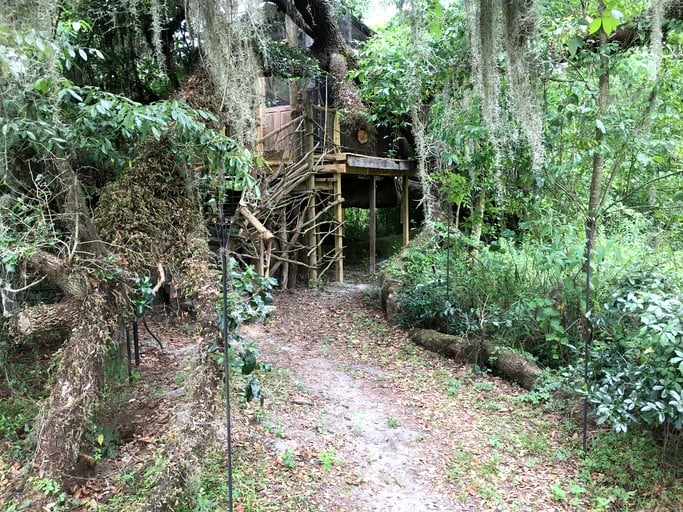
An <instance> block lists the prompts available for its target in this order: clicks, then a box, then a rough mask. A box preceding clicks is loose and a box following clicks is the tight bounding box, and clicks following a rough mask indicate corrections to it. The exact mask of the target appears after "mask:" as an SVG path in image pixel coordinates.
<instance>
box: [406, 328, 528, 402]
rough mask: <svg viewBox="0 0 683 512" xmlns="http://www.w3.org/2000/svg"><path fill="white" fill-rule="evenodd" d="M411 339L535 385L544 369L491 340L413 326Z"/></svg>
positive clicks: (428, 347) (498, 373) (437, 350)
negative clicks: (414, 327)
mask: <svg viewBox="0 0 683 512" xmlns="http://www.w3.org/2000/svg"><path fill="white" fill-rule="evenodd" d="M410 337H411V339H412V340H413V341H414V342H415V343H417V344H418V345H420V346H422V347H424V348H426V349H428V350H431V351H432V352H436V353H438V354H441V355H444V356H447V357H451V358H453V359H456V360H458V361H461V362H464V363H471V364H478V365H480V366H486V367H488V368H491V370H492V371H493V372H494V373H495V374H496V375H500V376H501V377H504V378H505V379H507V380H510V381H513V382H516V383H517V384H519V385H520V386H522V387H523V388H525V389H531V388H532V387H533V385H534V383H535V382H536V379H537V378H538V376H539V375H540V373H541V369H540V368H539V367H538V366H536V364H535V363H534V362H532V361H531V360H530V359H529V358H528V357H526V356H525V355H524V354H522V353H521V352H518V351H516V350H513V349H511V348H508V347H502V346H500V345H495V344H494V343H492V342H491V341H489V340H484V339H479V338H465V337H462V336H455V335H452V334H444V333H441V332H438V331H434V330H431V329H413V330H412V331H411V333H410Z"/></svg>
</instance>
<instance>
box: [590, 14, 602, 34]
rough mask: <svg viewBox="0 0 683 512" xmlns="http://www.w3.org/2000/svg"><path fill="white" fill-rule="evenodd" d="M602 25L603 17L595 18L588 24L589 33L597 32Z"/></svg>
mask: <svg viewBox="0 0 683 512" xmlns="http://www.w3.org/2000/svg"><path fill="white" fill-rule="evenodd" d="M601 26H602V18H595V19H594V20H593V21H591V22H590V23H589V24H588V33H589V34H595V33H596V32H597V31H598V30H600V27H601Z"/></svg>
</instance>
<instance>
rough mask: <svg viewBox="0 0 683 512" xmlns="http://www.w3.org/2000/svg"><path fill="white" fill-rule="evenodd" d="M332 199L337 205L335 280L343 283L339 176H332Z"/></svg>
mask: <svg viewBox="0 0 683 512" xmlns="http://www.w3.org/2000/svg"><path fill="white" fill-rule="evenodd" d="M334 177H335V181H334V199H335V201H337V202H338V203H337V205H336V206H335V207H334V221H335V223H336V228H335V233H334V257H335V259H336V272H335V273H336V275H335V277H336V280H337V282H338V283H343V282H344V208H342V179H341V174H340V173H337V174H335V175H334Z"/></svg>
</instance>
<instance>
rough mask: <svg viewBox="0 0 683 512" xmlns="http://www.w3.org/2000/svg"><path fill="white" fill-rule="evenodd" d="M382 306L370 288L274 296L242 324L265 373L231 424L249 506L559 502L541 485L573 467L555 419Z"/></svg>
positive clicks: (534, 505)
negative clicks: (420, 343) (260, 398)
mask: <svg viewBox="0 0 683 512" xmlns="http://www.w3.org/2000/svg"><path fill="white" fill-rule="evenodd" d="M378 304H379V299H378V295H377V290H376V289H374V288H372V287H370V286H368V285H366V284H355V285H343V286H341V285H332V286H330V287H328V288H327V289H325V290H323V291H319V290H298V291H296V292H293V293H292V292H281V293H279V294H277V296H276V308H277V309H276V313H275V314H274V316H273V317H272V318H271V320H270V321H269V322H267V323H266V324H265V325H248V326H245V327H244V328H243V331H242V334H243V335H244V337H245V338H247V339H251V340H253V341H254V342H255V344H256V346H257V347H258V349H259V350H260V351H261V358H262V360H264V361H268V362H271V363H272V365H273V368H274V370H273V372H272V374H270V375H268V376H266V377H265V378H263V384H264V386H265V387H266V389H267V390H268V393H269V395H270V396H269V397H268V398H267V400H266V404H265V407H264V408H263V409H260V410H259V409H249V411H246V412H247V416H248V415H249V414H252V415H253V417H252V422H251V423H250V424H243V425H242V426H241V428H240V427H239V426H238V429H237V431H238V433H237V436H238V438H240V439H242V441H243V442H242V443H239V442H238V448H237V450H238V452H239V453H238V454H237V458H238V460H241V462H240V463H241V464H243V465H245V466H248V465H249V464H251V465H254V466H256V465H259V464H260V465H261V469H260V470H254V471H255V473H254V474H252V475H251V477H252V478H253V477H255V475H256V473H258V478H259V479H260V481H261V484H262V486H263V489H264V492H263V493H262V495H261V497H260V498H254V499H253V501H252V502H251V503H249V502H248V500H247V498H246V497H244V496H243V498H242V499H243V500H244V501H245V502H246V503H247V505H248V506H247V510H249V505H251V506H252V507H255V506H256V502H257V501H258V502H259V505H260V506H261V507H262V508H261V509H260V510H311V511H326V512H327V511H329V512H332V511H337V510H339V511H341V510H344V511H359V512H360V511H377V512H379V511H382V512H419V511H431V510H438V511H454V512H455V511H486V510H491V511H497V510H500V511H507V510H519V511H552V510H564V509H565V507H566V505H564V504H562V503H558V502H556V501H554V500H553V499H552V498H551V486H552V485H553V484H554V483H555V484H557V483H562V482H565V483H566V481H568V480H571V479H572V478H574V477H575V471H576V468H575V466H574V464H572V462H571V457H569V456H568V452H567V448H566V447H562V446H561V445H560V441H561V437H562V436H563V434H561V433H560V432H561V431H562V428H561V424H562V419H560V418H557V417H552V416H550V415H547V414H544V413H543V411H541V410H538V409H533V408H530V407H529V406H527V405H526V404H524V403H521V402H520V401H519V400H518V399H517V397H518V396H519V395H520V394H521V393H522V390H520V389H519V388H517V387H515V386H512V385H510V384H508V383H506V382H504V381H502V380H500V379H497V378H492V377H490V376H486V375H476V374H474V373H473V371H472V369H470V368H467V367H464V366H462V365H459V364H457V363H454V362H452V361H448V360H445V359H443V358H441V357H440V356H437V355H434V354H431V353H428V352H425V351H423V350H422V349H420V348H418V347H415V346H414V345H413V344H412V343H411V342H410V340H409V339H408V338H407V335H406V333H405V332H404V331H402V330H400V329H397V328H395V327H392V326H389V325H388V324H387V323H386V322H385V320H384V319H383V316H382V314H381V312H380V311H379V309H378ZM238 422H239V420H238ZM247 438H248V439H249V441H247ZM257 445H258V446H260V449H259V450H257V449H255V447H256V446H257ZM250 448H251V449H252V450H253V457H254V458H253V459H252V460H250V459H249V457H250V456H249V451H250ZM264 459H265V460H264ZM268 467H270V469H268ZM238 502H239V500H238Z"/></svg>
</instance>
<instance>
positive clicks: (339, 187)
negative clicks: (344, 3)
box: [242, 17, 415, 287]
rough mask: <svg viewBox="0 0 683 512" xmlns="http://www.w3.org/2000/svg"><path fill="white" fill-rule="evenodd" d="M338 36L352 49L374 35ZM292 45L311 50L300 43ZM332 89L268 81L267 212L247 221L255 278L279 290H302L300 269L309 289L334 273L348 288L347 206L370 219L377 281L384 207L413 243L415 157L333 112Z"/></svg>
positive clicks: (264, 132)
mask: <svg viewBox="0 0 683 512" xmlns="http://www.w3.org/2000/svg"><path fill="white" fill-rule="evenodd" d="M340 27H341V29H342V32H343V33H344V35H345V37H347V40H348V41H349V42H350V43H351V44H355V42H356V41H358V40H362V39H364V38H367V37H368V36H369V35H370V31H369V29H368V28H367V27H365V26H364V25H363V24H362V23H360V22H358V21H357V20H355V18H352V17H347V18H346V19H345V21H343V22H342V23H340ZM290 36H291V35H290ZM289 39H290V41H291V40H293V39H294V38H292V37H290V38H289ZM294 40H296V41H297V44H300V45H305V44H307V40H306V37H305V36H303V35H302V34H297V37H296V39H294ZM334 90H335V88H334V84H331V83H330V78H329V77H328V76H320V77H317V78H315V79H311V80H308V81H307V82H305V83H295V82H294V81H289V82H287V81H284V80H279V79H276V78H265V79H264V81H263V104H262V107H261V112H260V128H259V136H258V147H257V153H258V154H259V156H260V157H261V158H262V160H263V162H264V164H265V165H264V170H263V173H262V176H261V189H262V190H263V201H262V204H263V206H261V207H260V208H259V211H254V212H248V215H249V216H251V217H252V219H251V220H249V219H248V218H245V220H246V221H247V222H246V223H245V226H244V229H243V237H242V239H243V241H246V240H247V239H249V242H248V243H250V244H251V245H252V250H251V254H256V255H258V256H256V260H257V267H258V270H259V271H261V272H262V273H263V274H264V275H276V276H277V277H278V279H279V280H280V284H281V286H282V287H287V286H291V285H292V284H293V283H294V282H296V281H297V278H298V280H299V281H301V280H302V279H301V277H302V276H301V275H298V271H299V269H301V268H305V269H306V271H307V279H308V283H309V284H314V283H316V282H317V281H318V280H319V279H321V278H322V277H323V275H324V274H326V273H327V272H328V271H330V274H331V273H332V272H333V275H327V276H326V277H327V278H328V279H331V280H335V281H338V282H343V280H344V249H345V236H344V222H345V209H346V208H348V207H357V208H365V209H368V210H369V233H368V238H369V248H368V254H369V262H368V265H369V270H370V272H375V269H376V243H377V237H376V225H377V223H376V214H377V208H382V207H392V208H398V209H400V216H401V225H402V243H403V245H405V244H407V243H408V239H409V216H410V215H409V212H410V203H409V194H408V177H409V176H411V175H413V174H415V165H414V162H413V161H411V160H410V159H409V158H408V157H409V154H410V152H409V148H408V146H407V144H405V143H403V144H399V145H397V144H395V138H392V137H391V136H390V135H391V134H390V133H389V132H388V130H386V129H378V128H376V127H374V126H371V125H369V124H368V123H366V122H363V123H354V122H348V120H345V119H344V118H343V116H342V115H341V114H340V112H339V111H338V110H336V109H335V108H333V107H332V105H334V104H335V101H334V92H333V91H334ZM244 212H245V210H244V209H243V213H244ZM254 221H256V222H254ZM246 224H249V226H247V225H246ZM271 260H272V265H271Z"/></svg>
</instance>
